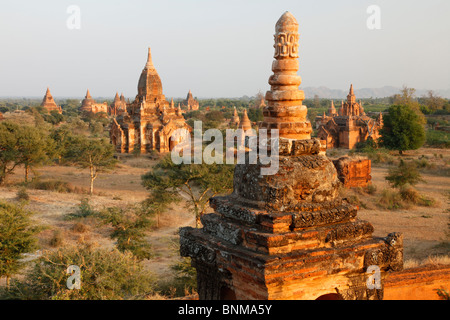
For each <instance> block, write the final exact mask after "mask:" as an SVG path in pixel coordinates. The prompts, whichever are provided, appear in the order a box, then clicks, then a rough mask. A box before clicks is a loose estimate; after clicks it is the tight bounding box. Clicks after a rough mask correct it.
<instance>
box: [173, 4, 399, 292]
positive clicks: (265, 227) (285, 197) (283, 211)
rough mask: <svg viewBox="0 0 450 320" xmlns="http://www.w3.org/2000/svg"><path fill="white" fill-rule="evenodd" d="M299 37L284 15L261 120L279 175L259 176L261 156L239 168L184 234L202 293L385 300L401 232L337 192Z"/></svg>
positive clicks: (182, 246)
mask: <svg viewBox="0 0 450 320" xmlns="http://www.w3.org/2000/svg"><path fill="white" fill-rule="evenodd" d="M298 40H299V34H298V23H297V21H296V19H295V18H294V16H293V15H292V14H291V13H289V12H286V13H284V14H283V15H282V16H281V18H280V19H279V20H278V22H277V24H276V28H275V56H274V58H275V61H274V62H273V64H272V70H273V72H274V75H272V76H271V77H270V79H269V84H270V85H271V90H270V91H269V92H267V94H266V100H267V102H268V105H267V107H266V108H265V109H264V121H263V122H262V124H261V126H260V131H261V129H264V128H267V129H278V130H279V170H278V172H277V173H276V174H273V175H265V176H264V175H261V174H260V172H261V170H260V169H261V168H262V167H263V166H264V165H263V164H261V163H260V161H258V163H257V164H238V165H236V167H235V172H234V186H233V192H232V194H230V195H227V196H216V197H213V198H211V199H210V205H211V207H212V208H213V209H214V211H215V212H214V213H211V214H206V215H203V216H202V218H201V222H202V225H203V227H202V228H198V229H196V228H191V227H185V228H182V229H181V230H180V253H181V255H182V256H186V257H191V263H192V266H194V267H195V268H196V270H197V292H198V295H199V298H200V299H208V300H209V299H213V300H214V299H239V300H246V299H256V300H266V299H381V298H382V297H383V279H384V277H385V275H386V273H387V272H388V271H389V270H400V269H402V267H403V246H402V235H401V234H399V233H391V234H389V235H388V236H387V237H385V238H374V237H372V232H373V227H372V225H371V224H370V223H369V222H366V221H362V220H359V219H358V218H357V211H358V208H357V207H356V206H354V205H352V204H350V203H349V202H347V200H346V199H342V198H340V197H339V194H338V188H339V185H340V182H339V179H338V177H337V173H336V169H335V167H334V165H333V163H332V162H331V161H330V160H329V159H328V158H327V157H326V156H325V154H324V151H325V150H324V146H323V145H322V144H321V142H320V140H318V139H311V138H310V133H311V124H310V123H309V121H308V120H307V119H306V114H307V108H306V107H305V106H303V105H302V100H303V98H304V95H303V92H302V91H300V90H298V86H299V84H300V77H299V76H297V75H296V73H297V71H298V67H299V63H298V59H297V58H298ZM271 139H275V138H273V136H272V138H271ZM272 151H273V150H272ZM247 163H248V162H247ZM371 270H379V273H380V274H379V275H380V277H379V278H377V279H379V282H377V284H376V285H374V286H368V285H367V280H368V279H371V278H370V276H372V274H370V273H369V272H370V271H371Z"/></svg>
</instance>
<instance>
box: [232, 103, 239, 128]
mask: <svg viewBox="0 0 450 320" xmlns="http://www.w3.org/2000/svg"><path fill="white" fill-rule="evenodd" d="M239 122H240V119H239V115H238V113H237V110H236V107H234V111H233V116H232V117H231V121H230V126H231V127H238V126H239Z"/></svg>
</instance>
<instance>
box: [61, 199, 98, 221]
mask: <svg viewBox="0 0 450 320" xmlns="http://www.w3.org/2000/svg"><path fill="white" fill-rule="evenodd" d="M96 214H97V212H96V211H95V210H94V209H93V208H92V206H91V204H90V203H89V198H83V199H81V202H80V205H79V206H78V209H77V210H76V211H75V212H74V213H69V214H67V215H66V216H65V219H66V220H74V219H81V218H87V217H92V216H95V215H96Z"/></svg>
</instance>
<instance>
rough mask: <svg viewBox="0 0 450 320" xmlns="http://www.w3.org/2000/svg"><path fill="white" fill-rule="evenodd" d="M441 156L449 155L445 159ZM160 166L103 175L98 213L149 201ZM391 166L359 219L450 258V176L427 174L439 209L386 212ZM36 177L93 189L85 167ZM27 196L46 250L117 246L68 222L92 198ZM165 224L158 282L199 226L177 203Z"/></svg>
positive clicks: (11, 195)
mask: <svg viewBox="0 0 450 320" xmlns="http://www.w3.org/2000/svg"><path fill="white" fill-rule="evenodd" d="M422 154H425V155H427V156H429V159H430V162H433V161H434V162H436V164H437V165H438V166H444V167H445V166H448V165H447V163H448V162H449V160H450V150H441V149H436V150H434V149H421V150H419V151H415V152H412V153H411V154H409V155H408V156H410V157H418V156H420V155H422ZM435 154H437V155H438V156H435ZM439 154H443V155H442V157H440V156H439ZM154 164H156V161H155V160H151V159H148V158H146V157H140V158H134V157H123V158H122V159H121V163H120V164H119V165H118V166H117V167H116V168H115V169H114V170H113V171H110V172H105V173H102V174H100V175H99V177H98V179H97V180H96V181H95V185H94V187H95V193H96V194H95V195H93V196H91V197H90V198H89V199H90V204H91V205H92V206H93V207H94V208H95V209H101V208H104V207H110V206H125V205H127V204H133V203H136V202H139V201H142V200H144V199H145V197H146V196H147V191H146V190H145V188H144V187H142V186H141V183H140V181H141V175H142V174H144V173H146V172H147V171H149V170H150V169H151V167H152V166H153V165H154ZM388 168H389V166H388V165H376V164H374V165H373V166H372V181H373V184H374V185H375V186H376V187H377V192H376V194H374V195H367V194H363V195H361V194H360V195H359V197H360V199H361V201H362V202H364V204H365V205H366V208H361V209H360V211H359V213H358V214H359V218H360V219H363V220H367V221H369V222H371V223H372V225H373V226H374V228H375V233H374V235H375V236H380V237H385V236H386V235H387V234H388V233H390V232H402V233H403V234H404V252H405V260H408V259H409V260H414V259H415V260H423V259H425V258H427V257H429V256H430V255H431V256H432V255H449V253H450V245H449V238H448V230H449V227H448V223H449V222H450V220H449V216H450V178H449V177H448V176H442V175H439V172H436V171H433V172H431V173H424V174H423V178H424V179H425V180H426V182H427V183H420V184H419V185H417V189H418V190H419V192H420V193H422V194H424V195H426V196H429V197H432V198H433V199H435V200H436V204H435V205H434V206H433V207H418V206H416V207H412V208H410V209H408V210H397V211H389V210H382V209H380V208H379V207H378V206H377V205H376V204H377V197H378V196H379V193H380V192H381V190H383V188H387V187H388V185H387V183H386V181H385V179H384V177H385V175H386V174H387V171H388ZM36 174H37V175H39V177H40V179H50V178H51V179H60V180H63V181H67V182H70V183H71V184H72V185H73V186H77V187H82V188H85V189H86V190H87V189H88V186H89V179H88V171H87V170H84V169H78V168H73V167H64V166H46V167H42V168H39V169H37V170H36ZM20 181H23V172H22V168H18V169H17V171H16V174H15V175H13V176H11V177H10V178H9V179H8V183H9V185H7V186H3V187H0V200H8V201H16V200H15V199H16V194H17V190H18V187H17V186H16V185H14V183H17V182H20ZM27 192H28V194H29V195H30V200H29V204H28V205H27V206H26V208H27V209H29V210H32V211H34V212H35V213H36V214H35V215H34V219H35V220H36V221H37V222H38V223H39V224H40V225H43V226H45V227H46V229H45V230H44V231H42V232H41V233H40V235H39V240H40V241H39V243H40V246H41V248H42V249H52V248H51V246H50V245H49V241H50V238H51V237H52V236H53V234H54V231H55V230H60V231H61V232H62V236H63V241H64V242H63V245H69V244H73V245H76V244H77V243H80V242H83V241H91V242H96V243H97V244H98V245H100V246H105V247H112V246H114V242H113V241H112V240H111V239H110V238H109V231H110V230H109V229H108V228H107V227H99V226H98V225H96V223H95V221H89V220H86V221H83V223H84V224H86V225H87V226H88V231H86V232H83V233H79V232H75V231H74V230H72V228H73V225H74V224H75V223H76V222H74V221H67V220H65V219H64V216H65V215H66V214H69V213H73V212H74V211H75V210H76V209H77V208H78V206H79V205H80V201H81V199H83V198H85V197H87V195H85V194H78V193H58V192H53V191H46V190H34V189H29V190H28V191H27ZM349 192H353V191H349ZM159 222H160V227H159V228H158V229H154V230H151V231H150V232H149V233H148V241H149V242H150V243H151V244H152V247H153V252H154V257H153V258H152V259H150V260H147V261H146V262H145V265H146V267H147V268H148V269H149V270H150V271H151V272H152V273H154V274H155V275H156V277H157V278H158V279H167V278H169V277H171V276H172V275H173V272H172V270H171V268H170V266H171V265H173V264H175V263H176V262H177V261H179V260H180V257H179V253H178V235H177V232H178V229H179V228H180V227H182V226H188V225H189V226H194V225H195V223H194V218H193V215H192V214H191V213H189V211H188V209H186V208H185V203H183V202H182V203H179V204H176V205H173V206H172V208H171V209H170V210H168V212H166V213H164V214H162V215H161V217H160V221H159ZM37 254H39V252H37ZM31 258H32V257H31Z"/></svg>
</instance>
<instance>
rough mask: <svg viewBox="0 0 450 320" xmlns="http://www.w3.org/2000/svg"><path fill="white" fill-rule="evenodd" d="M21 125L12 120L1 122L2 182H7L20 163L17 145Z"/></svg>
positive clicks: (0, 171)
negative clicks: (7, 178)
mask: <svg viewBox="0 0 450 320" xmlns="http://www.w3.org/2000/svg"><path fill="white" fill-rule="evenodd" d="M19 131H20V126H19V125H17V124H14V123H10V122H6V121H5V122H0V184H2V183H4V182H5V179H6V177H7V175H9V174H11V173H12V172H13V171H14V169H15V168H16V166H17V165H19V164H20V162H19V161H18V158H19V149H18V147H17V142H18V135H19Z"/></svg>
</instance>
